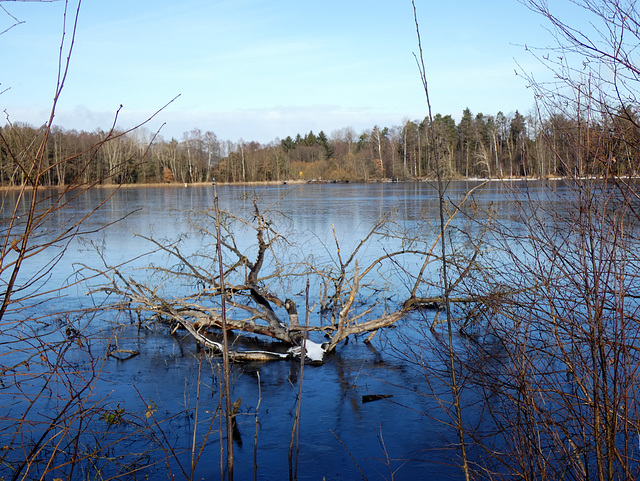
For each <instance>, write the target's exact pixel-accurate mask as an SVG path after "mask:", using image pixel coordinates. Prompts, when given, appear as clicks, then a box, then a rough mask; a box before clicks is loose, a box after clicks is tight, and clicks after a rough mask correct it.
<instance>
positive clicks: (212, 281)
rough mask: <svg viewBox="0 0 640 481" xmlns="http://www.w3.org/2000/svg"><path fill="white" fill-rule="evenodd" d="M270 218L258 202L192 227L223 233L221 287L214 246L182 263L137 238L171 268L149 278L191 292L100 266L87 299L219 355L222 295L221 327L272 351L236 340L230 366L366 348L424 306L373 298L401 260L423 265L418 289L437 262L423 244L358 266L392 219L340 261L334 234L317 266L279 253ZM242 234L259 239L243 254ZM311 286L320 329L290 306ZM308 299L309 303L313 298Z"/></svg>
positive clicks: (163, 247) (162, 246)
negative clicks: (214, 227) (357, 339)
mask: <svg viewBox="0 0 640 481" xmlns="http://www.w3.org/2000/svg"><path fill="white" fill-rule="evenodd" d="M272 215H274V214H273V213H272V212H271V211H269V210H267V211H265V212H262V211H261V210H260V208H259V204H258V201H257V199H254V201H253V208H252V212H251V216H250V218H249V219H245V218H242V217H240V216H236V215H232V214H230V213H222V214H221V219H220V218H218V217H217V216H216V214H215V211H207V212H205V213H204V217H203V218H201V219H199V220H198V221H197V223H196V224H195V225H196V226H197V229H198V230H199V234H201V235H203V237H204V238H209V239H216V238H217V237H216V236H215V235H214V234H213V232H212V231H210V230H209V227H208V226H209V225H211V224H214V223H215V222H220V226H221V228H222V230H223V232H224V235H221V236H220V237H219V243H220V247H221V249H222V251H223V253H224V256H223V258H224V261H223V264H224V265H223V270H222V272H223V274H222V278H223V279H224V282H221V281H220V279H221V275H220V274H216V273H217V272H219V269H217V268H212V266H215V265H216V262H215V260H216V259H215V257H214V254H213V252H214V251H215V248H216V247H217V246H216V244H213V243H212V244H209V245H208V246H206V247H205V248H204V249H203V250H202V251H200V252H199V253H197V254H191V255H187V254H185V253H183V252H182V250H181V246H180V244H179V243H178V242H174V243H167V242H162V241H159V240H156V239H154V238H152V237H145V236H141V237H143V238H145V239H146V240H148V241H149V242H150V243H151V244H153V245H154V246H155V248H156V249H157V250H159V251H160V252H164V253H165V254H168V255H169V258H170V259H172V260H173V262H174V263H173V264H172V265H170V266H169V267H159V266H153V267H150V268H151V269H152V271H153V275H152V276H150V278H151V279H160V278H162V279H163V280H164V283H165V285H171V286H172V287H175V286H194V285H195V286H197V289H195V290H193V291H192V292H187V293H186V294H185V295H182V296H176V295H171V294H167V292H166V291H167V289H166V288H164V289H162V288H161V287H160V286H158V285H151V284H150V283H149V281H148V280H147V281H144V282H142V281H139V280H135V279H134V278H133V277H131V276H127V275H125V274H124V273H123V272H121V271H120V270H119V269H116V268H111V267H109V266H106V267H107V268H106V269H103V270H101V271H100V272H101V274H102V275H104V276H106V278H107V279H108V282H107V283H106V284H104V285H102V286H100V287H99V288H98V289H96V290H94V291H93V292H96V291H101V292H105V293H108V294H109V295H111V296H117V298H118V299H119V301H118V302H117V303H116V304H114V305H112V306H111V308H112V309H120V310H127V311H129V312H131V313H136V314H137V316H138V318H139V319H141V322H144V323H150V322H153V323H160V324H162V325H164V326H167V327H168V328H169V329H170V330H171V332H172V333H174V334H175V333H176V332H178V331H180V332H184V331H186V333H188V335H190V336H192V337H193V338H194V339H195V340H196V341H197V342H198V343H199V344H200V345H201V346H203V347H206V348H208V349H210V350H212V351H213V352H216V353H220V352H222V351H223V345H222V343H220V342H218V341H217V340H216V339H215V336H214V335H212V333H215V332H220V330H221V329H222V326H223V322H222V315H221V314H222V312H221V309H222V303H221V297H222V296H223V295H224V298H225V302H224V304H225V314H226V322H225V325H226V329H227V331H233V332H234V333H235V334H236V341H238V339H240V338H241V337H247V336H249V335H250V336H254V337H258V338H261V339H268V340H271V342H272V345H273V346H274V348H273V349H267V350H252V349H242V348H241V347H240V344H241V343H240V342H234V343H232V345H231V346H230V348H229V355H230V359H231V360H232V361H236V362H241V361H270V360H280V359H287V358H292V357H297V356H300V353H301V351H302V349H301V347H302V344H303V343H304V344H305V355H306V357H307V358H308V360H310V361H315V362H321V361H322V359H323V357H324V355H325V354H326V353H328V352H331V351H333V350H335V349H336V347H337V346H338V345H339V344H340V343H341V342H342V341H344V340H346V339H347V338H349V337H351V336H358V335H364V334H367V338H366V340H367V341H370V340H371V339H372V338H373V336H374V335H375V334H376V333H377V332H378V331H379V330H380V329H384V328H387V327H390V326H392V325H394V324H395V323H397V322H398V321H399V320H400V319H402V318H403V317H404V316H405V315H406V314H407V313H408V312H410V311H411V310H413V309H415V308H419V307H421V305H422V303H421V302H419V301H418V302H415V301H414V299H416V296H415V295H414V293H415V292H416V291H417V286H414V288H413V290H412V291H411V292H407V294H406V298H407V299H406V300H402V299H400V300H398V301H397V302H396V303H395V304H396V306H397V307H395V308H392V309H389V308H388V307H386V306H385V308H382V307H381V306H380V305H379V303H380V302H383V300H380V299H382V298H384V302H387V298H386V297H384V296H376V295H374V294H372V293H380V292H381V291H385V290H388V289H389V288H390V285H391V282H390V281H389V278H385V273H389V272H391V271H392V270H393V269H395V270H396V271H397V270H398V269H400V270H403V272H405V271H404V269H405V268H404V267H403V265H402V262H401V259H403V258H407V256H412V258H413V259H414V260H415V259H416V256H417V258H419V259H424V265H423V268H422V270H421V272H420V275H416V276H414V279H415V282H416V283H421V282H423V274H424V267H425V266H426V265H427V264H429V263H431V262H433V261H437V260H438V258H437V257H436V256H435V255H434V254H433V253H432V250H433V248H431V249H419V248H415V246H417V245H419V243H416V242H414V243H406V245H409V246H411V247H412V248H404V249H401V250H394V251H391V252H385V253H384V254H383V255H381V256H380V257H378V258H376V259H372V260H370V261H368V262H367V265H366V267H365V268H364V269H361V268H360V262H361V261H359V260H358V259H359V258H362V257H363V256H362V255H361V254H362V251H364V249H365V247H366V246H368V244H369V243H371V242H372V241H373V240H374V239H375V240H380V239H384V238H388V237H389V225H390V224H392V221H391V220H390V219H389V217H385V218H382V219H380V220H379V221H378V222H377V223H376V224H375V225H374V226H373V227H372V228H371V230H370V231H369V232H368V234H367V235H366V236H365V237H364V238H363V239H362V240H360V241H359V243H358V244H357V245H356V246H355V248H354V249H353V250H352V251H351V252H350V253H349V255H348V257H344V256H343V251H342V249H341V245H340V243H339V242H338V236H337V235H336V233H335V231H334V236H333V237H334V241H335V249H334V250H333V251H332V255H331V256H330V257H331V259H332V262H329V263H326V262H325V263H320V264H317V263H314V262H312V260H311V259H310V257H296V259H295V261H294V260H291V259H290V258H287V257H286V256H285V255H284V254H283V251H285V250H286V249H283V247H289V248H291V247H292V245H291V244H289V242H288V240H287V238H286V236H283V235H281V234H280V233H278V232H276V230H275V229H274V227H273V226H274V223H273V219H271V218H269V217H268V216H272ZM239 232H242V234H239ZM245 233H248V235H250V236H251V237H252V238H254V239H255V241H254V242H253V243H252V244H251V245H250V246H249V247H246V246H245V247H241V246H240V245H239V243H238V239H240V238H242V239H247V235H245ZM423 244H424V243H423ZM277 247H278V248H277ZM325 247H326V246H325ZM327 249H328V247H327ZM405 273H406V272H405ZM389 275H390V274H389ZM310 278H311V279H312V280H313V281H312V284H313V285H315V286H318V289H316V291H317V292H319V293H320V294H319V298H318V299H312V300H311V301H312V302H315V304H314V307H313V308H311V310H313V309H314V308H315V307H318V306H319V310H320V311H321V312H322V313H323V314H324V318H326V320H327V322H326V323H321V324H322V325H317V323H316V324H314V325H308V323H305V324H304V325H302V323H301V322H300V320H299V319H298V307H297V306H298V304H297V303H296V302H295V301H294V300H293V299H294V298H295V297H296V296H300V294H295V291H296V290H297V291H300V290H301V289H299V285H300V280H301V279H310ZM296 286H297V288H296ZM410 287H411V286H410ZM187 290H188V291H189V290H190V289H189V288H187ZM407 290H408V289H407ZM281 293H285V294H286V297H285V296H284V295H282V294H281ZM396 297H397V295H396ZM305 301H306V304H308V303H309V299H305ZM310 332H321V333H322V334H323V341H322V342H314V341H311V340H308V334H309V333H310ZM305 338H307V340H306V341H304V339H305Z"/></svg>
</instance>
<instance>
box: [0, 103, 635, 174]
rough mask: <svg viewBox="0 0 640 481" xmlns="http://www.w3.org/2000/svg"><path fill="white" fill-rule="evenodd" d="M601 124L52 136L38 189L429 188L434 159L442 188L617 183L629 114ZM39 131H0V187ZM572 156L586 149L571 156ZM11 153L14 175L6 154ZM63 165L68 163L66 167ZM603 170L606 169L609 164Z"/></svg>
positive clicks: (28, 154) (495, 121) (630, 126)
mask: <svg viewBox="0 0 640 481" xmlns="http://www.w3.org/2000/svg"><path fill="white" fill-rule="evenodd" d="M602 119H604V120H601V121H593V120H590V121H588V122H587V121H585V120H584V119H583V118H581V116H580V115H579V113H576V114H574V115H566V114H564V113H553V114H551V115H549V116H547V117H546V118H541V116H539V115H537V114H530V115H526V116H524V115H522V114H520V113H519V112H518V111H517V110H516V111H515V112H514V113H512V114H508V115H504V114H503V113H502V112H498V113H497V114H496V115H495V116H487V115H483V114H482V113H478V114H475V115H474V114H473V113H472V112H471V111H470V110H469V109H465V110H464V111H463V113H462V117H461V119H460V122H459V123H457V124H456V122H455V120H454V118H453V117H452V116H451V115H445V116H442V115H440V114H437V115H436V116H435V117H434V119H433V132H431V131H430V129H429V127H430V125H429V124H430V122H429V119H428V118H425V119H424V120H422V121H419V120H415V121H407V122H406V123H405V124H404V125H399V126H392V127H379V126H377V125H376V126H373V127H372V128H371V129H369V130H364V131H362V132H360V133H357V132H356V131H355V130H354V129H353V128H351V127H345V128H342V129H340V130H337V131H334V132H332V133H331V134H330V135H327V134H325V133H324V132H323V131H320V132H318V134H315V133H313V132H308V133H305V134H300V133H298V134H297V135H296V136H295V137H291V136H288V137H286V138H285V139H282V140H281V139H275V140H274V141H272V142H270V143H268V144H261V143H259V142H254V141H248V142H246V141H243V140H241V141H238V142H232V141H229V140H220V139H218V137H217V136H216V134H215V133H214V132H210V131H207V132H202V131H201V130H200V129H193V130H191V131H190V132H186V133H184V134H183V137H182V139H181V140H176V139H175V138H172V139H171V140H165V139H163V138H162V137H155V138H154V136H152V135H151V134H150V133H148V132H146V131H145V130H144V129H138V130H134V131H132V132H128V133H122V132H118V131H113V132H105V131H102V130H95V131H93V132H85V131H77V130H67V129H64V128H61V127H53V128H52V130H51V133H50V135H49V139H48V142H47V143H46V144H45V148H46V149H47V153H46V155H45V156H44V157H43V159H44V162H45V163H47V165H45V166H43V167H44V168H43V170H45V175H44V176H43V177H42V181H43V182H44V184H45V185H50V186H56V185H69V184H73V183H113V184H123V183H126V184H146V183H163V182H165V183H170V182H180V183H199V182H210V181H211V180H212V179H214V178H215V179H217V180H218V181H219V182H261V181H282V182H284V181H288V180H313V179H315V180H327V181H362V182H366V181H373V180H383V179H393V180H412V179H425V178H433V177H434V176H435V165H436V162H435V159H436V156H439V157H440V159H441V165H442V166H443V169H444V173H443V174H444V175H445V176H447V177H449V178H520V177H540V178H544V177H555V176H584V175H600V174H601V173H602V166H603V165H614V168H615V169H616V172H614V173H615V174H617V175H635V174H636V165H637V157H638V154H637V151H638V145H640V129H638V127H637V126H638V121H637V120H638V119H637V114H636V112H635V111H631V110H630V109H627V108H620V109H619V110H618V112H617V113H616V114H615V115H611V113H610V112H607V115H603V116H602ZM45 131H46V129H45V128H44V127H41V128H35V127H33V126H30V125H28V124H24V123H14V124H11V125H7V126H4V127H0V185H3V186H12V185H23V184H25V183H26V184H28V171H29V169H28V166H27V165H26V164H27V163H28V159H29V158H35V152H36V150H37V149H38V148H39V147H40V145H42V144H41V140H42V136H43V135H44V133H45ZM576 146H586V147H582V148H577V147H576ZM12 152H13V153H15V152H20V153H21V154H20V155H21V156H22V158H23V159H24V161H25V162H24V165H23V164H21V163H19V162H15V160H14V158H13V157H12V154H11V153H12ZM69 159H71V160H70V161H68V160H69ZM610 160H613V161H614V162H613V164H611V163H610V162H609V161H610Z"/></svg>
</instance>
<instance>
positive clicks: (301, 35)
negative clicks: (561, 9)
mask: <svg viewBox="0 0 640 481" xmlns="http://www.w3.org/2000/svg"><path fill="white" fill-rule="evenodd" d="M76 1H77V0H76ZM75 5H76V3H75V2H74V1H71V2H70V8H71V10H73V9H74V6H75ZM0 6H2V7H4V9H6V10H7V11H8V12H9V13H10V14H11V15H13V16H15V17H16V18H17V19H18V20H20V21H24V23H23V24H21V25H18V26H16V27H15V28H13V29H11V30H9V31H8V32H6V33H4V34H3V35H0V52H1V58H2V60H3V61H2V68H1V69H0V91H3V90H4V92H3V93H2V94H0V110H2V111H6V112H7V113H8V114H9V116H10V119H11V120H12V121H23V122H28V123H31V124H34V125H40V124H42V123H44V122H45V121H46V120H47V117H48V110H49V108H50V106H51V101H52V98H53V94H54V90H55V81H56V76H57V66H58V52H59V48H60V39H61V32H62V24H63V10H64V2H63V1H57V2H50V3H40V2H2V1H0ZM416 6H417V9H418V18H419V23H420V28H421V36H422V43H423V49H424V57H425V62H426V67H427V75H428V80H429V87H430V96H431V101H432V106H433V109H434V113H436V112H439V113H442V114H443V115H444V114H451V115H453V116H454V117H455V118H459V117H460V114H461V112H462V110H463V109H464V108H465V107H469V108H470V109H471V111H472V112H473V113H474V114H476V113H478V112H483V113H485V114H491V115H494V114H496V113H497V112H498V111H503V112H504V113H509V112H513V111H514V110H516V109H519V110H520V111H521V112H525V113H526V112H527V111H529V110H530V109H531V108H532V107H533V105H534V102H533V97H532V92H531V90H530V89H527V83H526V81H525V80H524V78H522V76H519V75H516V74H515V70H516V69H519V68H522V69H524V70H525V71H526V72H529V73H533V74H540V75H543V74H544V73H543V71H542V68H541V66H539V65H538V63H537V62H536V61H535V60H534V59H533V57H532V56H531V55H530V54H529V53H528V52H526V51H525V49H524V47H523V45H524V44H529V45H531V44H537V45H547V44H549V43H550V41H549V38H548V35H547V33H546V31H545V29H544V28H543V27H542V26H541V25H542V24H543V23H544V19H542V18H540V17H538V16H536V15H535V14H533V13H531V12H530V11H529V10H528V9H527V8H525V7H524V6H523V5H521V4H520V3H519V2H518V1H517V0H491V1H488V2H479V1H478V0H451V1H448V2H444V1H441V0H438V1H435V0H416ZM10 20H11V19H10V17H8V15H6V13H5V12H3V11H2V10H0V31H2V30H4V29H5V28H6V27H7V26H9V25H10V24H11V22H10ZM70 27H71V24H70V23H69V22H68V30H70ZM414 52H416V53H417V41H416V32H415V26H414V21H413V9H412V6H411V2H410V0H386V1H383V0H341V1H338V0H324V1H323V2H307V1H301V0H266V1H262V0H225V1H218V0H182V1H180V2H176V1H175V0H174V1H166V0H153V1H150V0H127V1H124V0H109V1H105V0H84V1H83V3H82V5H81V8H80V18H79V23H78V33H77V36H76V43H75V46H74V50H73V54H72V59H71V69H70V72H69V77H68V80H67V83H66V87H65V90H64V91H63V94H62V97H61V99H60V103H59V106H58V113H57V116H56V123H57V124H58V125H60V126H62V127H65V128H77V129H84V130H94V129H96V128H103V129H106V128H108V127H109V126H110V125H111V123H112V121H113V117H114V114H115V112H116V110H117V109H118V107H119V106H120V105H121V104H122V105H123V109H122V111H121V113H120V115H119V125H120V126H121V127H122V128H127V127H130V126H132V125H135V124H136V123H139V122H142V121H144V120H145V119H146V118H147V117H149V116H150V115H151V114H153V113H154V112H155V111H156V110H157V109H159V108H161V107H162V106H163V105H165V104H166V103H167V102H168V101H170V100H171V99H172V98H174V97H175V96H177V95H180V96H179V97H178V99H176V100H175V101H174V102H173V103H171V104H170V105H169V106H168V107H167V108H166V109H165V110H163V111H162V112H161V113H159V114H158V116H157V117H156V118H154V119H153V121H152V122H150V123H149V124H148V126H147V128H148V129H149V130H150V131H155V130H156V129H158V128H159V127H160V125H161V124H163V123H164V124H165V125H164V126H163V127H162V130H161V135H162V136H163V137H165V138H171V137H175V138H177V139H181V138H182V134H183V133H184V132H186V131H189V130H191V129H193V128H200V129H201V130H202V131H207V130H210V131H213V132H215V133H216V135H217V136H218V138H219V139H229V140H232V141H237V140H239V139H240V138H242V139H244V140H257V141H259V142H265V143H266V142H269V141H272V140H274V139H276V138H284V137H286V136H287V135H291V136H295V134H296V133H301V134H304V133H306V132H308V131H309V130H313V131H314V132H316V133H318V132H319V131H320V130H324V131H325V133H327V134H330V133H331V132H333V131H335V130H337V129H340V128H343V127H352V128H354V129H355V130H356V132H360V131H362V130H364V129H368V128H371V127H373V126H374V125H380V126H389V127H391V126H394V125H401V124H402V123H404V121H405V120H409V119H411V120H413V119H421V118H424V117H425V116H426V114H427V110H426V104H425V100H424V93H423V90H422V86H421V83H420V78H419V74H418V70H417V67H416V62H415V59H414V56H413V53H414ZM518 65H519V66H520V67H518ZM5 89H8V90H5ZM3 121H4V116H3ZM2 123H3V122H2Z"/></svg>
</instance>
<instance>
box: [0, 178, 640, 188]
mask: <svg viewBox="0 0 640 481" xmlns="http://www.w3.org/2000/svg"><path fill="white" fill-rule="evenodd" d="M621 178H624V179H635V178H637V177H628V176H626V177H621ZM602 179H603V178H602V177H594V176H585V177H506V178H483V177H469V178H459V179H447V180H449V181H453V182H537V181H550V182H557V181H565V180H602ZM435 181H436V179H413V180H392V179H379V180H369V181H352V180H350V181H341V180H316V179H313V180H299V179H294V180H265V181H255V182H218V183H217V185H218V186H221V185H246V186H251V185H255V186H260V185H265V186H267V185H305V184H314V185H315V184H356V185H359V184H388V183H394V184H396V183H397V184H403V183H407V184H408V183H424V182H435ZM212 185H213V182H193V183H182V182H151V183H146V184H95V185H91V186H87V185H85V184H79V185H75V186H70V185H41V186H39V187H38V188H39V189H55V190H65V189H67V190H75V189H77V188H87V189H146V188H158V187H164V188H171V189H175V188H183V189H184V188H189V187H210V186H212ZM23 189H24V190H32V189H33V187H31V186H22V185H5V186H0V190H4V191H13V190H23Z"/></svg>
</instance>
